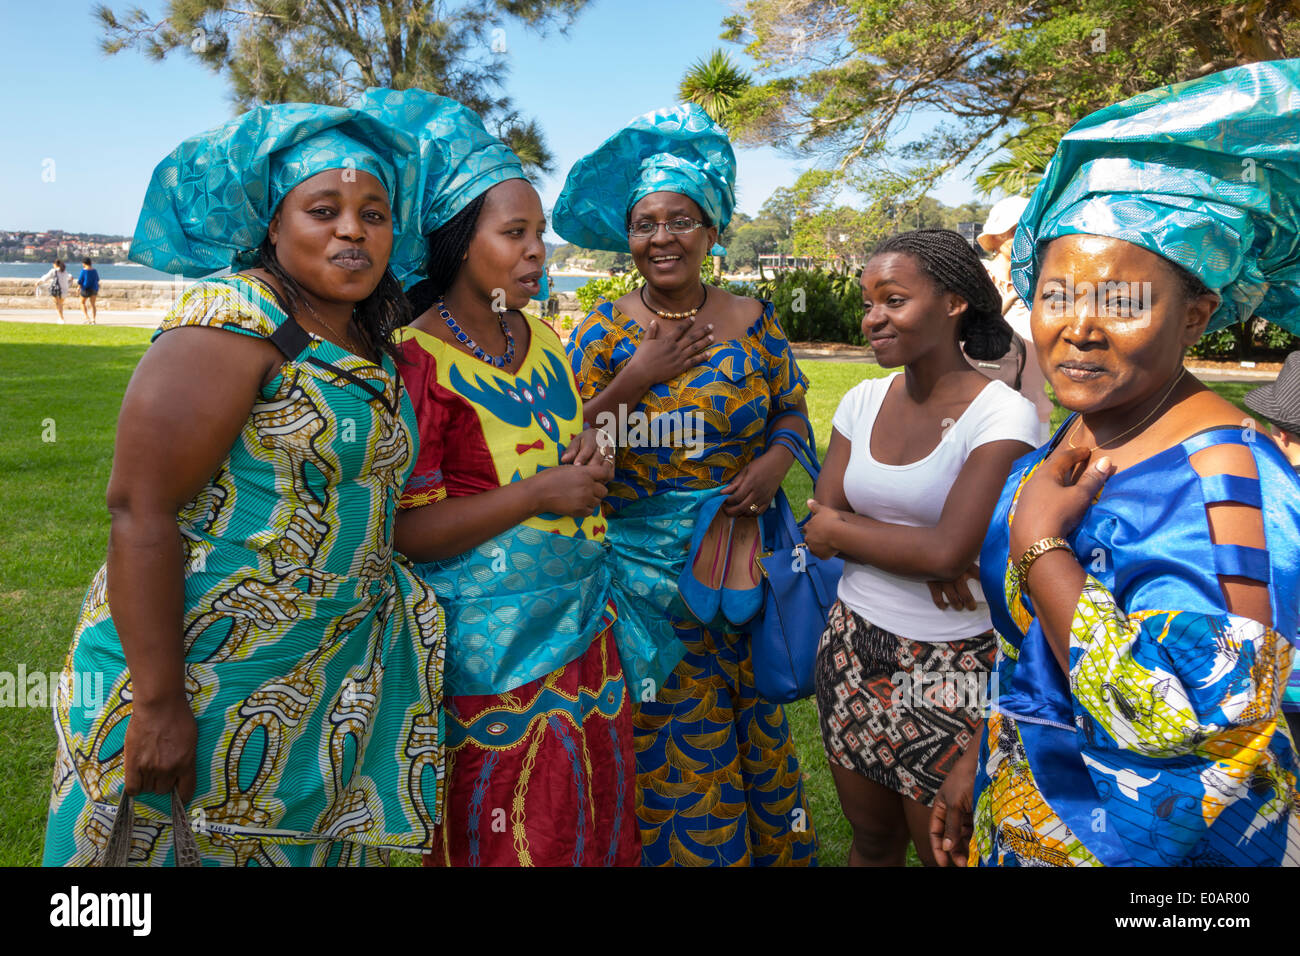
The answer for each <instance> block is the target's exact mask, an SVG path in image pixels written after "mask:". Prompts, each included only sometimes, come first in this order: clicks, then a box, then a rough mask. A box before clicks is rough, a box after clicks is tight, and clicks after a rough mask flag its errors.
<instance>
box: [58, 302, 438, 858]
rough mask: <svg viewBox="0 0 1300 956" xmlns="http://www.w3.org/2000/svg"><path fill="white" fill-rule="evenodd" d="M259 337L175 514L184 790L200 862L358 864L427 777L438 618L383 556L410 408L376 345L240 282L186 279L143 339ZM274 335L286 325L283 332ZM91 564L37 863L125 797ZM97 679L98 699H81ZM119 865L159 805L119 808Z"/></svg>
mask: <svg viewBox="0 0 1300 956" xmlns="http://www.w3.org/2000/svg"><path fill="white" fill-rule="evenodd" d="M182 326H207V327H213V328H222V329H226V330H228V331H231V332H237V333H241V334H245V335H252V336H259V337H263V338H268V339H270V340H271V341H272V342H275V343H276V344H277V345H279V346H280V347H281V351H282V352H283V353H284V354H285V357H286V361H285V362H284V364H283V365H282V366H281V368H280V370H279V372H278V373H277V374H276V376H275V378H273V379H272V380H271V381H270V382H269V383H268V384H267V385H265V386H264V387H263V388H262V389H261V392H260V394H259V395H258V398H257V401H256V403H255V404H254V405H253V408H252V413H251V414H250V416H249V418H248V421H247V422H246V423H245V424H244V426H243V429H242V431H241V432H240V435H239V437H238V439H237V440H236V441H235V444H234V446H233V447H232V448H231V449H230V453H229V455H228V457H227V458H226V460H225V461H224V462H223V463H222V465H221V467H220V468H218V469H217V471H216V473H215V474H213V476H212V478H211V479H210V480H209V481H208V483H207V485H206V486H205V487H204V488H203V490H202V491H201V492H200V493H199V494H198V495H197V496H195V498H194V499H193V500H192V501H191V502H189V503H188V504H187V505H186V506H185V507H184V508H183V509H182V510H181V512H180V514H179V515H178V516H177V520H178V524H179V526H180V532H181V539H182V542H183V546H184V555H183V561H184V568H185V605H184V607H185V614H184V620H183V622H182V631H181V635H180V637H181V639H183V641H184V644H185V692H186V696H187V697H188V699H189V701H190V704H191V707H192V708H193V710H194V714H195V719H196V721H197V725H198V746H197V762H196V773H197V785H196V788H195V792H194V797H193V799H192V800H191V802H190V804H189V808H188V809H189V812H190V816H191V824H192V826H193V828H194V830H195V836H196V837H197V840H198V846H199V850H200V853H201V854H202V857H203V862H204V863H205V864H224V865H237V866H284V865H308V864H311V865H333V864H352V865H355V864H360V863H364V862H366V861H367V860H368V858H369V857H370V856H372V852H371V851H374V850H379V851H384V850H389V849H408V850H419V849H427V848H428V847H430V846H431V845H432V840H433V835H434V828H435V825H436V824H437V822H438V815H439V811H438V801H439V796H440V791H441V778H442V773H443V753H442V730H441V719H442V710H441V705H442V663H443V646H444V635H443V617H442V612H441V610H440V608H439V607H438V604H437V602H436V600H435V599H434V596H433V594H432V592H431V591H429V590H428V589H427V588H426V587H425V586H424V585H423V584H422V583H421V582H420V581H419V580H418V579H416V578H415V577H414V575H412V574H411V573H410V572H409V571H408V570H407V569H406V568H405V567H403V566H402V565H400V564H397V563H396V562H395V561H394V559H393V546H392V541H393V518H394V514H395V510H396V507H397V501H398V497H399V495H400V494H401V491H402V487H403V485H404V484H405V482H406V478H407V475H408V474H409V473H410V470H411V468H412V466H413V464H414V460H415V434H416V430H415V416H414V412H413V410H412V408H411V403H410V401H409V399H408V398H407V396H406V394H405V393H404V391H403V390H402V387H401V381H400V379H399V377H398V375H397V370H396V368H395V366H394V364H393V361H392V359H390V358H388V357H387V356H385V357H384V358H383V365H382V367H381V366H377V365H375V364H373V363H371V362H369V361H367V360H365V359H363V358H361V357H359V356H356V355H353V354H351V353H349V352H346V351H344V350H343V349H341V348H339V347H338V346H336V345H334V344H333V343H331V342H328V341H325V340H322V339H317V338H314V337H311V336H308V335H307V334H306V333H304V332H302V330H301V328H300V327H299V326H297V324H296V323H294V322H293V321H292V320H291V319H288V318H287V317H286V316H285V314H284V312H283V311H281V309H280V308H279V307H278V306H277V304H276V302H275V301H274V299H273V298H272V296H271V295H270V294H269V292H268V291H267V290H266V289H265V288H264V287H263V286H261V285H260V284H255V283H254V282H252V281H250V280H248V279H246V278H245V277H242V276H231V277H229V278H225V279H215V280H210V281H206V282H201V283H199V284H197V285H194V286H192V287H190V288H189V289H187V290H186V291H185V293H184V294H183V295H182V297H181V300H180V302H179V303H178V304H177V306H176V307H175V308H174V309H173V310H172V311H171V312H169V313H168V314H167V316H166V317H165V318H164V319H163V322H162V325H161V326H160V327H159V330H158V332H157V333H155V335H161V334H163V333H164V332H167V331H168V330H171V329H176V328H180V327H182ZM286 333H287V334H286ZM106 580H107V570H106V566H105V567H101V568H100V570H99V573H98V574H96V575H95V578H94V581H93V582H92V583H91V586H90V591H89V593H88V594H87V595H86V599H85V602H84V604H83V605H82V609H81V617H80V620H79V622H78V624H77V629H76V632H75V634H74V637H73V642H72V648H71V650H70V651H69V653H68V658H67V664H66V665H65V669H64V677H65V680H64V681H63V683H62V686H61V692H60V695H59V699H58V701H57V704H56V708H55V718H56V719H55V724H56V730H57V733H58V752H57V757H56V763H55V771H54V788H53V794H52V796H51V800H50V818H49V825H48V829H47V832H46V840H45V863H46V864H47V865H68V864H73V865H79V864H90V863H93V862H95V861H96V859H98V858H99V857H100V855H101V854H102V853H103V850H104V848H105V844H106V842H107V838H108V834H109V831H110V829H111V827H112V822H113V815H114V812H115V808H116V807H117V804H118V801H119V799H120V798H121V794H122V785H123V773H124V771H123V741H124V737H125V733H126V728H127V724H128V722H129V721H130V717H131V675H130V673H129V672H128V670H127V667H126V661H125V658H124V655H123V652H122V645H121V641H120V639H119V638H118V634H117V630H116V628H115V626H114V623H113V619H112V617H111V612H110V609H109V606H108V597H107V592H106ZM97 673H98V674H103V675H104V678H103V682H104V686H105V689H106V691H107V692H106V694H105V695H104V697H105V699H104V700H103V701H102V706H98V707H93V708H92V707H89V706H85V704H86V701H85V699H84V695H83V696H79V695H78V693H77V686H78V683H79V682H80V681H81V679H82V677H83V675H87V674H97ZM135 817H136V823H135V830H134V834H133V841H132V848H131V854H130V862H131V863H133V864H141V865H147V866H160V865H169V864H171V863H173V862H174V860H173V859H172V838H171V833H170V830H171V824H170V801H169V798H168V796H167V795H144V796H142V797H141V798H139V799H138V800H137V801H136V803H135Z"/></svg>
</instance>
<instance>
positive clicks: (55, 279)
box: [36, 259, 72, 325]
mask: <svg viewBox="0 0 1300 956" xmlns="http://www.w3.org/2000/svg"><path fill="white" fill-rule="evenodd" d="M36 281H37V282H38V283H39V285H38V286H37V288H38V289H39V288H41V286H42V285H45V284H46V283H48V286H46V287H47V288H48V289H49V295H50V297H51V298H52V299H54V310H55V311H56V312H58V313H59V325H62V324H63V298H64V296H66V295H67V294H68V288H69V286H70V285H71V283H72V276H70V275H68V270H67V269H65V268H64V266H63V260H62V259H55V260H54V267H53V268H52V269H50V271H49V272H47V273H45V275H43V276H41V277H40V278H39V279H37V280H36Z"/></svg>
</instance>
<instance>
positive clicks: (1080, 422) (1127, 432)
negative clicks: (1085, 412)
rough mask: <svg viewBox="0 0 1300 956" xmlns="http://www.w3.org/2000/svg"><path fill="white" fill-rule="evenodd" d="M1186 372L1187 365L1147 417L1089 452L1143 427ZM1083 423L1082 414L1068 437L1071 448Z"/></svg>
mask: <svg viewBox="0 0 1300 956" xmlns="http://www.w3.org/2000/svg"><path fill="white" fill-rule="evenodd" d="M1186 374H1187V367H1186V366H1183V368H1182V369H1181V370H1180V371H1179V373H1178V374H1177V375H1176V376H1175V377H1174V383H1173V384H1172V385H1170V386H1169V387H1168V388H1167V389H1165V393H1164V394H1163V395H1161V396H1160V401H1158V402H1156V405H1155V407H1154V408H1153V409H1151V411H1149V412H1147V414H1146V417H1145V418H1143V419H1142V421H1140V422H1138V423H1137V424H1136V425H1134V426H1133V427H1132V428H1127V429H1125V430H1124V431H1122V432H1120V433H1119V434H1118V435H1116V436H1115V437H1114V438H1108V439H1106V440H1105V441H1104V442H1102V443H1101V444H1098V445H1093V446H1092V447H1091V448H1089V449H1088V454H1090V455H1091V454H1092V453H1093V452H1094V451H1100V450H1101V448H1102V445H1109V444H1111V443H1112V442H1117V441H1119V440H1120V439H1121V438H1123V437H1125V436H1126V435H1131V434H1132V433H1133V432H1135V431H1137V430H1138V429H1139V428H1141V427H1142V426H1143V425H1145V424H1146V423H1147V422H1149V421H1150V420H1151V416H1152V415H1154V414H1155V413H1156V412H1158V411H1160V407H1161V406H1162V405H1164V403H1165V400H1166V399H1167V398H1169V396H1170V395H1172V394H1173V393H1174V389H1175V388H1177V387H1178V383H1179V382H1181V381H1182V380H1183V376H1184V375H1186ZM1082 424H1083V416H1082V415H1080V416H1079V420H1078V421H1077V422H1075V423H1074V427H1073V428H1071V429H1070V435H1069V438H1068V439H1067V440H1068V442H1069V445H1070V447H1071V448H1077V447H1078V446H1077V445H1075V443H1074V434H1075V432H1077V431H1078V430H1079V426H1080V425H1082ZM1094 437H1095V436H1094Z"/></svg>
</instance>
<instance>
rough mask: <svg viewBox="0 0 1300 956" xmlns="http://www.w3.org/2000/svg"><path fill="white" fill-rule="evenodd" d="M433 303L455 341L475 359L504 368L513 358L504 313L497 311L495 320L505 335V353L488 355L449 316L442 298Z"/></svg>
mask: <svg viewBox="0 0 1300 956" xmlns="http://www.w3.org/2000/svg"><path fill="white" fill-rule="evenodd" d="M435 304H436V305H437V307H438V314H439V315H441V316H442V320H443V321H444V322H446V323H447V328H449V329H451V332H452V334H453V335H455V336H456V341H457V342H459V343H460V344H461V345H464V346H465V347H466V348H468V349H469V350H470V351H471V352H473V353H474V357H475V358H476V359H478V360H479V361H481V362H487V363H488V364H489V365H491V366H493V367H494V368H505V367H506V366H507V365H509V364H510V363H511V362H513V361H514V360H515V337H514V336H513V335H511V334H510V326H508V325H506V317H505V313H503V312H498V313H497V321H498V322H500V323H501V332H502V334H504V335H505V337H506V354H505V355H501V356H496V355H488V354H487V353H486V352H484V351H483V350H482V349H481V348H479V346H478V343H477V342H475V341H474V340H473V339H471V338H470V337H469V336H468V335H466V334H465V332H464V331H463V330H462V329H461V327H460V326H459V325H457V324H456V320H455V319H453V318H452V317H451V313H450V312H448V311H447V306H446V305H444V304H443V300H442V299H439V300H438V301H437V302H436V303H435Z"/></svg>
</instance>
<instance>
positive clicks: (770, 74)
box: [722, 0, 1300, 194]
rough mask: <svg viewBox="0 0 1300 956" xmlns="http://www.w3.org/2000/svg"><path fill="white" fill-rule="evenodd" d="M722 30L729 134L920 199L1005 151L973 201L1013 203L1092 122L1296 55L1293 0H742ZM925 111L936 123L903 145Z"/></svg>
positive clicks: (1298, 30) (1299, 42)
mask: <svg viewBox="0 0 1300 956" xmlns="http://www.w3.org/2000/svg"><path fill="white" fill-rule="evenodd" d="M723 27H724V32H723V34H722V35H723V37H724V39H726V40H728V41H731V42H737V43H742V44H745V50H746V52H747V53H748V54H749V55H750V56H751V57H753V58H754V60H755V61H756V63H757V69H756V77H757V79H756V81H755V82H754V83H753V85H751V86H750V87H749V88H748V89H747V90H746V91H745V92H744V93H742V94H741V95H740V96H739V97H738V98H737V99H736V101H735V102H734V103H733V104H732V108H731V109H732V126H731V129H732V132H733V135H736V136H737V137H738V138H739V139H740V140H741V141H743V142H746V143H757V144H771V143H778V144H782V145H785V146H789V147H792V148H797V149H802V150H804V151H806V152H809V153H815V154H817V155H819V156H820V157H821V159H822V160H823V161H824V162H825V164H826V165H833V166H834V167H836V168H837V169H841V170H844V171H849V172H852V171H862V170H871V171H873V172H874V173H876V174H888V175H890V176H894V177H899V178H902V179H904V180H908V181H910V182H911V183H912V184H913V185H914V186H916V187H917V188H916V192H917V193H918V194H919V193H921V192H924V191H925V189H926V188H928V187H929V186H930V185H931V184H933V183H934V182H935V181H937V179H938V178H939V177H940V176H942V175H943V174H944V173H946V172H948V171H950V170H952V169H954V168H956V167H958V166H959V165H961V164H962V163H964V162H967V161H971V162H974V163H975V164H977V165H978V164H981V163H983V162H984V161H986V160H987V159H988V158H990V156H991V155H992V154H994V153H996V152H997V151H999V150H1003V149H1005V150H1008V151H1009V156H1008V158H1007V159H1006V160H1004V161H1003V162H1002V163H1000V164H999V166H998V168H997V169H995V170H991V171H990V175H991V176H992V177H993V178H992V179H990V180H989V181H988V183H987V185H986V187H985V188H987V189H990V190H994V189H1002V190H1004V191H1006V192H1021V191H1023V189H1024V188H1025V187H1026V186H1028V185H1029V184H1030V183H1031V181H1032V178H1033V175H1034V174H1035V170H1037V169H1041V157H1042V149H1041V147H1042V145H1043V143H1044V142H1045V141H1046V142H1053V143H1054V141H1055V139H1058V138H1059V136H1060V135H1061V134H1062V133H1063V132H1064V131H1065V130H1066V129H1068V128H1069V127H1070V126H1071V125H1073V123H1075V122H1076V121H1077V120H1079V119H1081V118H1082V117H1083V116H1085V115H1086V114H1088V113H1090V112H1092V111H1093V110H1096V109H1098V108H1100V107H1102V106H1106V105H1109V104H1111V103H1114V102H1116V101H1118V100H1121V99H1124V98H1126V97H1128V96H1132V95H1134V94H1136V93H1140V92H1142V91H1144V90H1147V89H1150V88H1151V87H1154V86H1159V85H1161V84H1165V83H1173V82H1177V81H1180V80H1186V79H1190V78H1192V77H1195V76H1202V75H1204V74H1206V73H1210V72H1213V71H1215V70H1221V69H1224V68H1226V67H1229V66H1235V65H1237V64H1239V63H1246V62H1251V61H1256V60H1263V59H1275V58H1280V57H1285V56H1295V55H1296V54H1297V53H1298V52H1300V4H1297V3H1296V2H1295V0H1268V2H1265V0H1052V2H1034V3H1024V2H1021V0H963V2H960V3H955V2H953V0H744V2H743V3H741V4H740V5H739V10H738V12H737V13H735V14H733V15H730V16H728V17H727V18H726V19H725V20H724V21H723ZM926 114H928V117H934V116H935V115H936V114H937V115H938V117H939V118H940V119H941V120H942V122H941V124H940V125H939V126H937V127H931V126H930V124H929V123H919V124H916V127H915V128H917V129H922V130H924V132H923V133H922V134H921V135H920V136H918V137H917V138H915V139H913V140H912V141H910V142H906V141H900V134H902V133H903V132H904V130H905V129H906V128H907V127H908V126H909V124H910V123H911V122H912V120H913V119H914V118H916V117H917V116H918V115H926ZM928 117H927V118H928ZM1008 134H1010V135H1009V136H1008Z"/></svg>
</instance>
